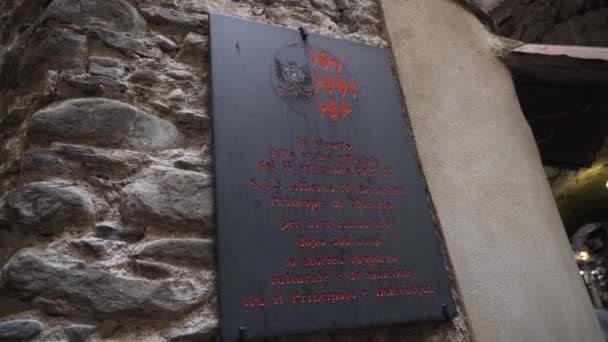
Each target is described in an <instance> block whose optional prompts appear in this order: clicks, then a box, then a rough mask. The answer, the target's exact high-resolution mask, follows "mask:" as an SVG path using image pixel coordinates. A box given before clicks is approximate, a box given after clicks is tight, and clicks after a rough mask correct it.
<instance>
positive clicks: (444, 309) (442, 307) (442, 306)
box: [441, 304, 450, 322]
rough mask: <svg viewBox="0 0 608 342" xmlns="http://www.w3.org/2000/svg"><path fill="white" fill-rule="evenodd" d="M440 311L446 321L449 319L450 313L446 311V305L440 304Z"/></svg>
mask: <svg viewBox="0 0 608 342" xmlns="http://www.w3.org/2000/svg"><path fill="white" fill-rule="evenodd" d="M441 311H442V312H443V319H445V320H446V322H447V321H449V320H450V313H449V312H448V306H447V305H445V304H441Z"/></svg>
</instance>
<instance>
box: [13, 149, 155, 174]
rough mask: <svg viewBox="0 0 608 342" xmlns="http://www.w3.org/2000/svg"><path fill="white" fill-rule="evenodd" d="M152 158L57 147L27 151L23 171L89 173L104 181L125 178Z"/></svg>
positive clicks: (23, 161)
mask: <svg viewBox="0 0 608 342" xmlns="http://www.w3.org/2000/svg"><path fill="white" fill-rule="evenodd" d="M149 162H150V161H149V158H148V157H146V156H144V155H142V154H140V153H136V152H131V151H114V150H104V149H97V148H90V147H83V146H77V145H65V144H54V145H53V146H52V147H50V148H40V149H34V150H29V151H27V152H26V153H25V154H24V156H23V159H22V167H23V171H30V172H37V173H39V174H50V175H65V174H74V175H82V174H87V175H90V176H95V177H98V178H103V179H112V178H125V177H128V176H131V175H133V174H135V173H136V172H138V171H139V169H140V168H142V167H143V166H145V165H147V164H148V163H149Z"/></svg>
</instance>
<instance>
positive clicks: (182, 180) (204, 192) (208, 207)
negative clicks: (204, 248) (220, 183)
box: [121, 166, 213, 231]
mask: <svg viewBox="0 0 608 342" xmlns="http://www.w3.org/2000/svg"><path fill="white" fill-rule="evenodd" d="M211 180H212V177H211V176H209V175H208V174H204V173H200V172H192V171H184V170H179V169H174V168H167V167H160V166H154V167H151V168H149V169H147V170H145V171H144V172H143V173H142V174H141V175H140V177H138V178H137V180H136V181H135V182H133V183H132V184H130V185H128V186H127V187H125V188H124V189H123V202H122V205H121V212H122V216H123V219H124V220H127V221H131V222H134V223H137V224H141V225H150V226H156V227H166V228H173V229H177V230H199V231H200V230H205V229H209V228H210V227H211V226H212V215H213V191H212V188H211Z"/></svg>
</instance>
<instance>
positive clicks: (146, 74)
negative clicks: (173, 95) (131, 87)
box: [129, 69, 159, 84]
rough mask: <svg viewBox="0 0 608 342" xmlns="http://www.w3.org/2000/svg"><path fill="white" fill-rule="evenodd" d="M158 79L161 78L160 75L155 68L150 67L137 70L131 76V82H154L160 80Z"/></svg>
mask: <svg viewBox="0 0 608 342" xmlns="http://www.w3.org/2000/svg"><path fill="white" fill-rule="evenodd" d="M158 80H159V78H158V75H156V72H155V71H154V70H149V69H145V70H137V71H135V72H134V73H132V74H131V76H130V77H129V82H132V83H148V84H152V83H156V82H158Z"/></svg>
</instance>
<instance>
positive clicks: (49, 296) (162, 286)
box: [2, 249, 212, 319]
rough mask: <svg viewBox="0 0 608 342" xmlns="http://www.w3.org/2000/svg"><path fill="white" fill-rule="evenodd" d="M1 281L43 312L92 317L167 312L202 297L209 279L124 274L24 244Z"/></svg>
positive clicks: (164, 314)
mask: <svg viewBox="0 0 608 342" xmlns="http://www.w3.org/2000/svg"><path fill="white" fill-rule="evenodd" d="M2 281H4V283H5V284H6V285H7V286H8V287H9V288H10V289H12V292H14V294H15V295H16V296H17V297H18V298H22V299H24V300H28V301H32V302H34V303H36V305H37V306H38V307H39V308H40V309H42V310H43V311H45V312H49V313H54V314H60V315H65V316H79V317H88V318H95V319H117V318H118V317H129V318H148V317H154V318H159V317H167V316H174V315H176V314H179V313H182V312H184V311H186V310H188V309H190V308H192V307H193V306H194V305H196V304H198V303H199V302H201V301H203V300H205V295H206V294H207V292H208V288H209V286H212V285H211V284H204V283H198V284H194V283H192V282H191V281H188V280H181V279H173V280H167V281H156V280H147V279H139V278H126V277H122V276H118V275H115V274H113V273H110V272H107V271H105V270H102V269H101V268H99V267H97V266H95V265H89V264H87V263H85V262H82V261H80V260H78V259H75V258H73V257H70V256H67V255H64V254H59V253H56V252H51V251H41V250H36V249H23V250H21V251H20V252H18V253H17V254H15V255H14V256H13V257H12V258H11V259H10V260H9V261H8V263H7V265H6V266H5V267H4V269H3V273H2Z"/></svg>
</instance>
